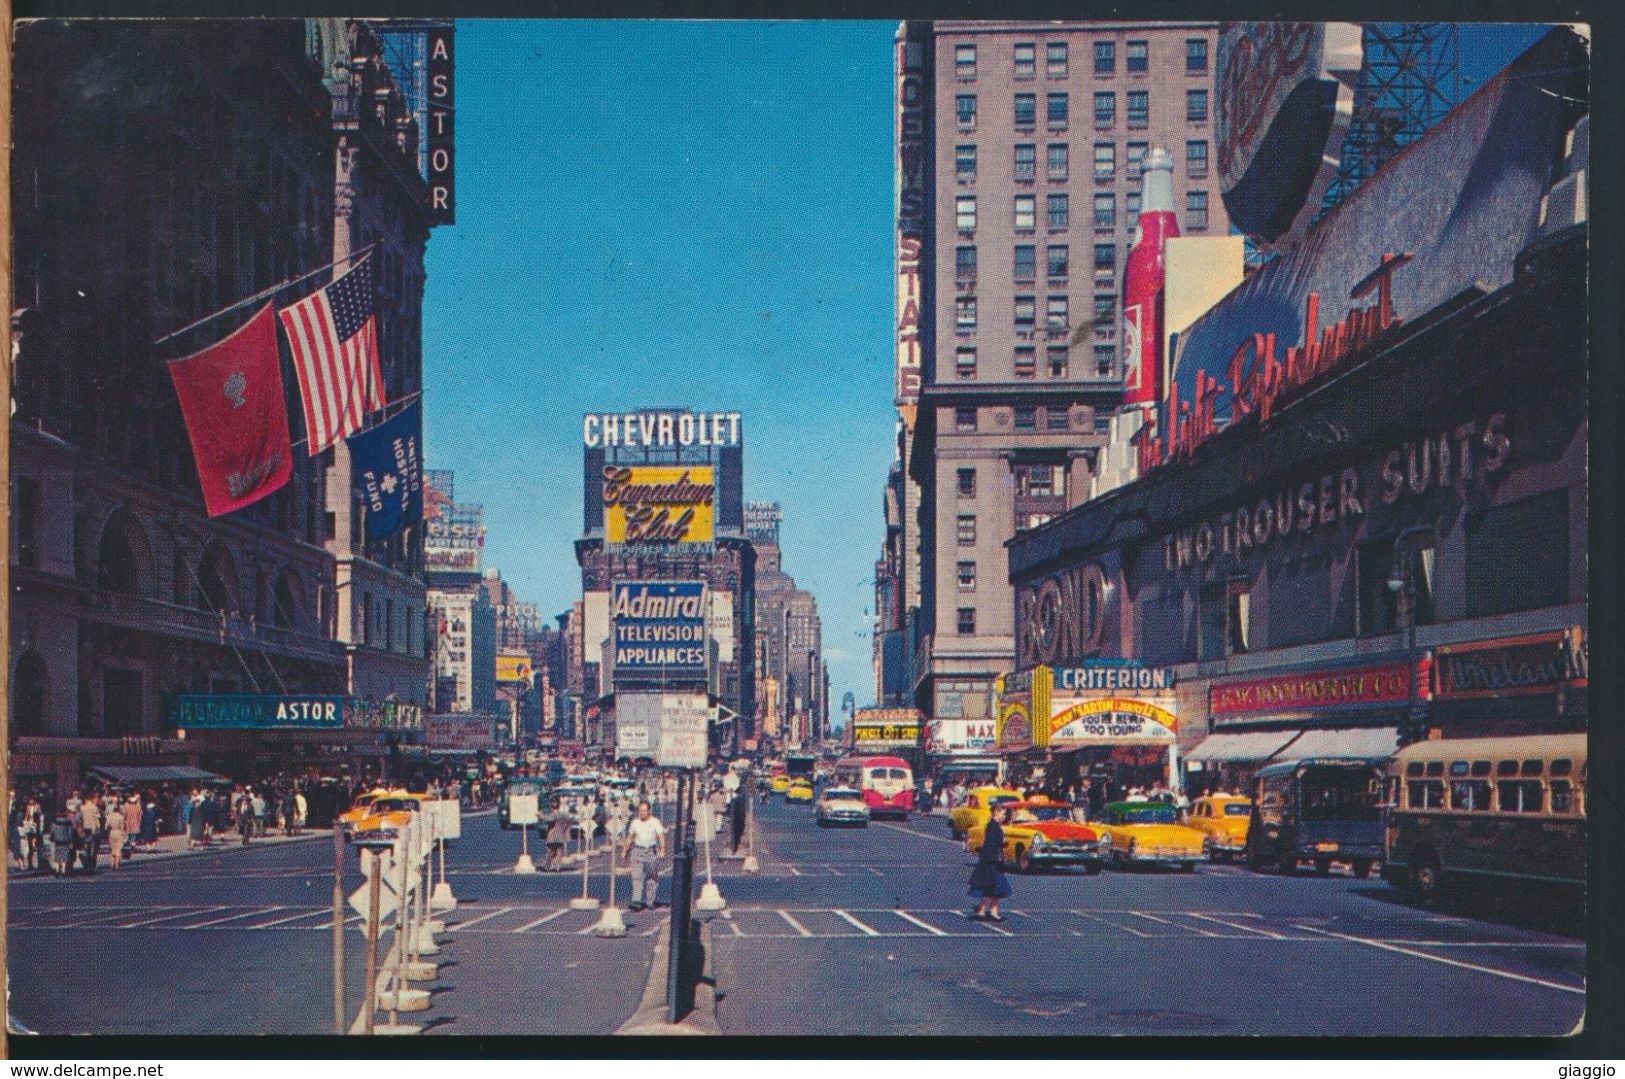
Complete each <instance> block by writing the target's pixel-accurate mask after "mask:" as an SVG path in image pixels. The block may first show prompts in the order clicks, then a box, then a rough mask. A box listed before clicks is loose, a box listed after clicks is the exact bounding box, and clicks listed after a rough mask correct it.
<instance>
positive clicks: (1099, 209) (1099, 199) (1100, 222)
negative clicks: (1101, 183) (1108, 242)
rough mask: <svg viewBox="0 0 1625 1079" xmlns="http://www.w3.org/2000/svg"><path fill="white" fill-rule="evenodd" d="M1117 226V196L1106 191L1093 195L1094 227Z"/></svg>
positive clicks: (1106, 227) (1111, 227) (1112, 227)
mask: <svg viewBox="0 0 1625 1079" xmlns="http://www.w3.org/2000/svg"><path fill="white" fill-rule="evenodd" d="M1116 227H1117V196H1116V195H1113V194H1110V193H1106V194H1099V195H1096V196H1095V228H1097V229H1114V228H1116Z"/></svg>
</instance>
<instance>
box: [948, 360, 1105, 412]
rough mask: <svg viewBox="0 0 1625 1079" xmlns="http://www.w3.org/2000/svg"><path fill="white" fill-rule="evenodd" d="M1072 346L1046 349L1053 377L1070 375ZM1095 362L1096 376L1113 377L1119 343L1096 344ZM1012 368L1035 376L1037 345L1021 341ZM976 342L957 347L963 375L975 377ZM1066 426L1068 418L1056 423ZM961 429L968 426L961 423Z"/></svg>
mask: <svg viewBox="0 0 1625 1079" xmlns="http://www.w3.org/2000/svg"><path fill="white" fill-rule="evenodd" d="M1069 352H1070V349H1069V348H1068V347H1067V346H1066V345H1049V346H1047V347H1046V348H1045V350H1044V360H1045V364H1044V369H1045V370H1046V371H1047V372H1049V377H1050V378H1066V377H1068V375H1069V374H1070V372H1071V367H1070V364H1069V362H1068V359H1069V355H1068V354H1069ZM1094 358H1095V366H1094V373H1093V377H1095V378H1096V379H1105V378H1111V377H1112V376H1113V374H1114V373H1115V372H1116V369H1117V347H1116V346H1115V345H1096V346H1094ZM1012 369H1013V370H1014V372H1015V376H1016V377H1017V378H1034V377H1036V376H1037V374H1038V350H1037V348H1036V347H1035V346H1033V345H1017V346H1016V348H1015V354H1014V357H1013V363H1012ZM976 370H977V364H976V346H975V345H961V346H959V347H958V348H957V349H955V350H954V375H955V377H957V378H960V379H974V378H975V377H976ZM969 411H970V416H971V421H970V422H971V426H970V427H969V428H968V430H972V431H974V430H975V429H976V427H975V423H976V419H975V416H976V410H975V409H970V410H969ZM1065 426H1066V424H1065V421H1064V419H1062V420H1061V421H1060V422H1059V423H1056V424H1055V425H1054V428H1055V429H1061V428H1064V427H1065ZM959 429H960V430H967V428H964V427H960V428H959Z"/></svg>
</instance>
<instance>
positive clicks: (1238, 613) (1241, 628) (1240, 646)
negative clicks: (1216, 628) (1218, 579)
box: [1224, 581, 1253, 656]
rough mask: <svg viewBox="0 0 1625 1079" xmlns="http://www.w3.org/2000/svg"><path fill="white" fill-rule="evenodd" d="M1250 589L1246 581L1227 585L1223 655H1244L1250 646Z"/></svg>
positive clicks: (1232, 582)
mask: <svg viewBox="0 0 1625 1079" xmlns="http://www.w3.org/2000/svg"><path fill="white" fill-rule="evenodd" d="M1251 588H1252V586H1251V585H1250V584H1249V583H1248V582H1246V581H1230V582H1228V583H1227V586H1226V589H1225V612H1224V651H1225V655H1228V656H1240V655H1244V654H1246V652H1247V651H1248V650H1249V648H1250V646H1251V641H1252V610H1253V607H1252V594H1251Z"/></svg>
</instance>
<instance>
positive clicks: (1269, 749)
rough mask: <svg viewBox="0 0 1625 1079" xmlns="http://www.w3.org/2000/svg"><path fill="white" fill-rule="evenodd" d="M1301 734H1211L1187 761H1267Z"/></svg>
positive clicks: (1224, 762) (1292, 732)
mask: <svg viewBox="0 0 1625 1079" xmlns="http://www.w3.org/2000/svg"><path fill="white" fill-rule="evenodd" d="M1300 733H1301V732H1300V731H1240V732H1235V733H1229V734H1210V735H1208V736H1207V737H1206V738H1204V739H1203V740H1202V741H1201V742H1200V743H1198V744H1197V746H1196V747H1195V748H1194V749H1192V750H1191V751H1190V752H1189V753H1187V754H1185V759H1186V760H1190V761H1200V762H1201V763H1203V764H1228V763H1231V762H1233V761H1240V762H1254V761H1257V762H1262V761H1267V760H1269V759H1270V758H1271V757H1273V756H1275V754H1276V753H1278V752H1279V751H1280V750H1281V749H1282V748H1283V747H1284V746H1286V745H1287V743H1289V742H1291V741H1292V740H1293V739H1294V738H1296V737H1298V735H1299V734H1300Z"/></svg>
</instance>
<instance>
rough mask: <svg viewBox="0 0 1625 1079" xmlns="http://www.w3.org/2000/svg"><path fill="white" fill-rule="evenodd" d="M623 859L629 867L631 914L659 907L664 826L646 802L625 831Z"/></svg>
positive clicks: (640, 804)
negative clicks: (632, 911)
mask: <svg viewBox="0 0 1625 1079" xmlns="http://www.w3.org/2000/svg"><path fill="white" fill-rule="evenodd" d="M626 855H627V860H628V862H629V864H630V865H631V867H632V905H631V908H630V909H632V910H635V911H637V910H642V909H643V908H644V907H646V906H648V907H654V906H658V904H657V903H656V902H655V891H656V889H658V888H659V887H660V862H661V860H662V859H664V858H665V856H666V826H665V825H664V824H661V823H660V819H659V818H658V817H656V816H655V815H654V813H653V811H652V810H651V809H650V808H649V803H648V802H647V801H642V802H639V803H638V816H637V819H636V820H634V821H633V822H632V823H631V824H630V825H628V826H627V829H626Z"/></svg>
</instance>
